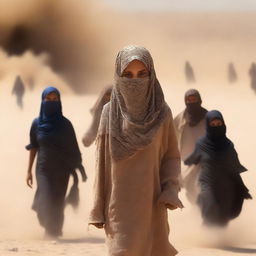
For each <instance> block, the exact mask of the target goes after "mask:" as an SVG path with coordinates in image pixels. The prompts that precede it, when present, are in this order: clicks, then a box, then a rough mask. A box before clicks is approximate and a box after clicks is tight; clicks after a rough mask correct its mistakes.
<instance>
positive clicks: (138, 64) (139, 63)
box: [125, 60, 147, 70]
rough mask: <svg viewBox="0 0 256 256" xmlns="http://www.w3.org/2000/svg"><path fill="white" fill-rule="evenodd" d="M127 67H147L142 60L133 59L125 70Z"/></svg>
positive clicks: (127, 68)
mask: <svg viewBox="0 0 256 256" xmlns="http://www.w3.org/2000/svg"><path fill="white" fill-rule="evenodd" d="M129 69H140V70H142V69H147V67H146V66H145V64H144V63H143V62H142V61H140V60H133V61H132V62H130V63H129V64H128V66H127V67H126V68H125V70H129Z"/></svg>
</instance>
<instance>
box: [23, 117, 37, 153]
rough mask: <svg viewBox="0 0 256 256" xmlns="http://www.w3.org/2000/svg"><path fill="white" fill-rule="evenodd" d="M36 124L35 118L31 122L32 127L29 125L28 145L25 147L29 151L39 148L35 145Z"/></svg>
mask: <svg viewBox="0 0 256 256" xmlns="http://www.w3.org/2000/svg"><path fill="white" fill-rule="evenodd" d="M37 123H38V120H37V118H36V119H34V121H33V122H32V125H31V128H30V133H29V137H30V143H29V144H28V145H27V146H26V149H27V150H31V149H33V148H38V147H39V145H38V143H37Z"/></svg>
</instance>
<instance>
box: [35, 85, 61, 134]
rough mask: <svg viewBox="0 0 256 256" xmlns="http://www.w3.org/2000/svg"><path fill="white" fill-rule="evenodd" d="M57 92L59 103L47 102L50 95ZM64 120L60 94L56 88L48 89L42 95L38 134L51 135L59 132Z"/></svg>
mask: <svg viewBox="0 0 256 256" xmlns="http://www.w3.org/2000/svg"><path fill="white" fill-rule="evenodd" d="M53 92H55V93H56V94H57V95H58V97H59V100H58V101H45V98H46V96H47V95H48V94H50V93H53ZM62 119H63V115H62V106H61V99H60V92H59V91H58V89H56V88H55V87H51V86H50V87H47V88H46V89H44V91H43V93H42V102H41V109H40V115H39V123H38V132H39V134H42V135H49V134H50V133H52V132H54V131H56V130H57V128H58V127H59V126H60V124H61V120H62Z"/></svg>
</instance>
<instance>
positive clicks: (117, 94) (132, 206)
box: [89, 46, 183, 256]
mask: <svg viewBox="0 0 256 256" xmlns="http://www.w3.org/2000/svg"><path fill="white" fill-rule="evenodd" d="M96 141H97V167H96V175H95V183H94V200H93V208H92V210H91V213H90V219H89V222H90V224H92V225H94V226H96V227H97V228H105V233H106V237H107V240H106V242H107V245H108V251H109V253H108V255H109V256H124V255H129V256H130V255H131V256H142V255H147V256H157V255H161V256H174V255H176V254H177V251H176V250H175V249H174V247H173V246H172V245H171V244H170V243H169V238H168V236H169V226H168V215H167V209H168V208H169V209H172V210H174V209H176V208H182V207H183V205H182V203H181V201H180V200H179V198H178V193H179V190H180V186H179V174H180V155H179V150H178V146H177V140H176V136H175V131H174V127H173V119H172V113H171V110H170V108H169V107H168V105H167V104H166V102H165V100H164V95H163V92H162V89H161V86H160V84H159V82H158V80H157V77H156V74H155V69H154V64H153V59H152V57H151V55H150V53H149V52H148V50H146V49H145V48H144V47H139V46H128V47H125V48H124V49H123V50H121V51H120V52H119V54H118V56H117V58H116V70H115V85H114V87H113V91H112V95H111V100H110V102H109V103H108V104H106V105H105V106H104V109H103V112H102V115H101V121H100V128H99V133H98V138H97V140H96Z"/></svg>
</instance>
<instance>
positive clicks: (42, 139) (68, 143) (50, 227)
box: [26, 87, 86, 238]
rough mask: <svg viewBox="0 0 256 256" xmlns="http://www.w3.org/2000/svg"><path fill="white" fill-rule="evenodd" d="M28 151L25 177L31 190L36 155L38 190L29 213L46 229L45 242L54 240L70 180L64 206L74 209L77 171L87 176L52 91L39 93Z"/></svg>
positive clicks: (76, 193)
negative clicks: (70, 183) (71, 184)
mask: <svg viewBox="0 0 256 256" xmlns="http://www.w3.org/2000/svg"><path fill="white" fill-rule="evenodd" d="M26 148H27V150H29V151H30V156H29V166H28V173H27V185H28V186H29V187H32V184H33V175H32V166H33V162H34V159H35V157H36V155H37V164H36V181H37V190H36V194H35V197H34V202H33V206H32V209H33V210H35V211H36V213H37V216H38V220H39V222H40V224H41V226H43V227H44V228H45V238H57V237H59V236H61V235H62V227H63V222H64V208H65V195H66V192H67V188H68V181H69V177H70V175H71V174H72V175H73V177H74V185H73V186H72V188H71V190H70V194H69V195H68V197H67V200H66V202H68V203H71V204H72V205H73V206H75V207H76V206H77V204H78V200H79V196H78V178H77V174H76V172H75V171H76V169H79V170H80V172H81V174H82V177H83V181H85V180H86V174H85V171H84V168H83V166H82V158H81V153H80V150H79V147H78V144H77V140H76V135H75V131H74V129H73V126H72V124H71V122H70V121H69V120H68V119H66V118H65V117H64V116H63V115H62V106H61V99H60V93H59V91H58V90H57V89H56V88H54V87H48V88H46V89H45V90H44V91H43V93H42V102H41V109H40V115H39V117H38V118H36V119H35V120H34V121H33V123H32V126H31V129H30V144H29V145H27V146H26Z"/></svg>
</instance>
